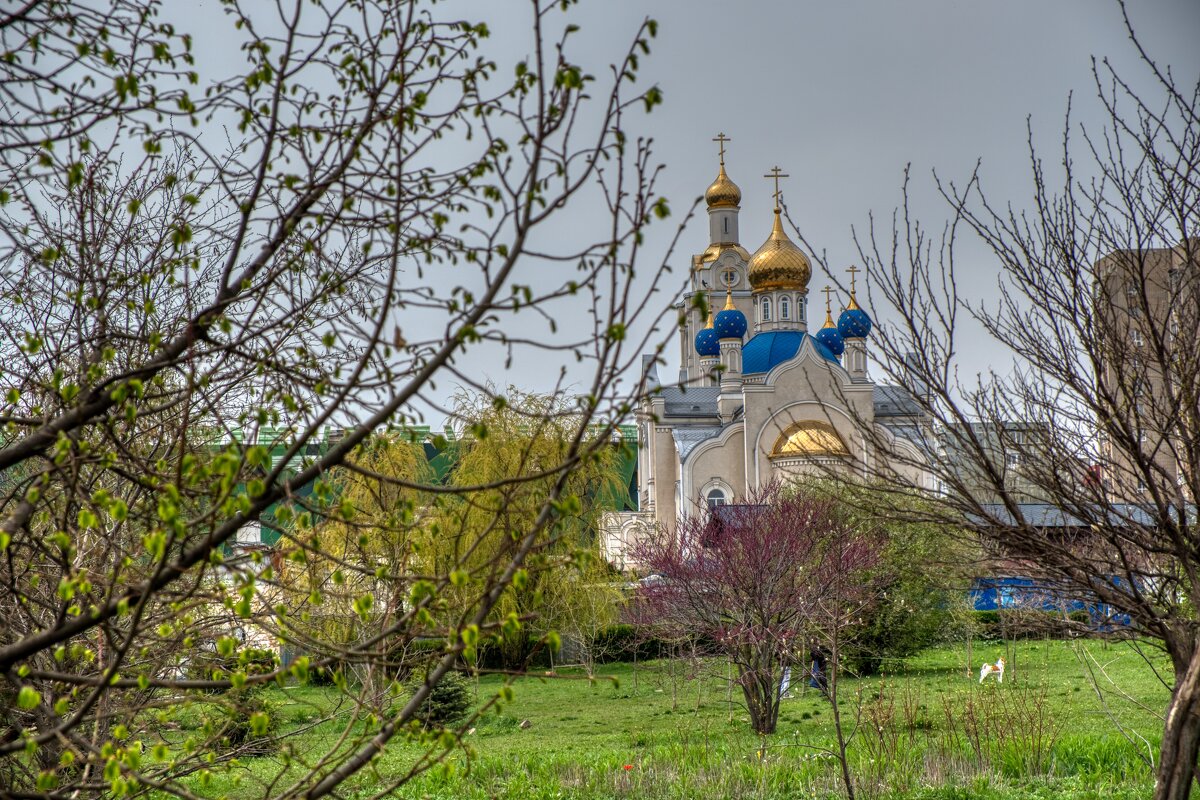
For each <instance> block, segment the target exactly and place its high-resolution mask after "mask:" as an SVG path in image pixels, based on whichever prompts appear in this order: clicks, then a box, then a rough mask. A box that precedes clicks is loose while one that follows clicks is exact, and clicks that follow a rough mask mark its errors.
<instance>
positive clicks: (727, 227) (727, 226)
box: [724, 217, 729, 233]
mask: <svg viewBox="0 0 1200 800" xmlns="http://www.w3.org/2000/svg"><path fill="white" fill-rule="evenodd" d="M724 224H725V233H729V217H726V218H725V219H724Z"/></svg>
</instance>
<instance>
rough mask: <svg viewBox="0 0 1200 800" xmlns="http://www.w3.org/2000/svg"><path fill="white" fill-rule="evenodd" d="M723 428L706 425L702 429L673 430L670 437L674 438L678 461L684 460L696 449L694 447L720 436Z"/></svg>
mask: <svg viewBox="0 0 1200 800" xmlns="http://www.w3.org/2000/svg"><path fill="white" fill-rule="evenodd" d="M722 430H724V428H722V427H720V426H719V425H706V426H704V427H703V428H675V429H673V430H672V431H671V435H672V436H674V437H675V449H676V450H678V451H679V458H680V460H686V459H687V457H688V454H689V453H691V452H692V450H694V449H696V445H698V444H700V443H701V442H705V441H708V440H709V439H711V438H713V437H714V436H720V435H721V431H722Z"/></svg>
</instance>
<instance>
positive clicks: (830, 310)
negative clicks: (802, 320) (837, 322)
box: [821, 284, 833, 315]
mask: <svg viewBox="0 0 1200 800" xmlns="http://www.w3.org/2000/svg"><path fill="white" fill-rule="evenodd" d="M821 291H823V292H824V293H825V314H826V315H828V314H832V313H833V306H832V305H831V303H832V301H831V300H830V299H829V296H830V295H831V294H832V293H833V288H832V287H830V286H829V284H825V288H824V289H822V290H821Z"/></svg>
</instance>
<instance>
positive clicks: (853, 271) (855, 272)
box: [846, 264, 862, 308]
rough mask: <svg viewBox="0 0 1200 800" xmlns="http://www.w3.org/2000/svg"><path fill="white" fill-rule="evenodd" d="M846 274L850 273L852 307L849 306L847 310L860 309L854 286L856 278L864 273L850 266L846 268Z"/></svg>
mask: <svg viewBox="0 0 1200 800" xmlns="http://www.w3.org/2000/svg"><path fill="white" fill-rule="evenodd" d="M846 272H849V273H850V305H848V306H847V308H858V297H857V296H856V295H855V292H854V288H855V287H854V284H855V276H857V275H858V273H860V272H862V270H861V269H859V268H858V267H856V266H854V265H853V264H851V265H850V266H848V267H846Z"/></svg>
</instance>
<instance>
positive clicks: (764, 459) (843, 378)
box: [602, 134, 926, 567]
mask: <svg viewBox="0 0 1200 800" xmlns="http://www.w3.org/2000/svg"><path fill="white" fill-rule="evenodd" d="M716 141H719V142H720V143H721V158H720V167H719V170H718V173H717V179H716V180H715V181H713V183H712V185H710V186H709V187H708V190H707V191H706V192H705V195H704V197H705V202H706V204H707V206H708V218H709V243H708V247H707V248H705V249H704V251H703V252H702V253H700V254H699V255H696V256H694V257H693V259H692V265H691V266H692V269H691V286H690V290H689V291H688V293H687V294H685V296H684V297H683V306H682V308H684V309H688V312H687V314H688V315H687V318H686V325H685V326H684V327H683V329H682V330H681V332H680V339H679V343H680V353H679V361H680V370H679V377H678V379H677V380H673V381H672V380H663V379H662V378H661V377H660V376H659V374H658V366H659V365H658V363H657V362H656V359H655V357H654V356H650V355H647V356H644V357H643V369H644V370H645V372H646V378H647V383H648V385H649V386H651V387H652V389H653V391H652V392H651V393H650V394H649V396H648V397H647V398H646V399H645V401H644V402H643V403H642V405H641V407H640V408H639V410H638V414H637V436H638V464H637V475H638V511H636V512H624V513H613V514H609V515H607V517H606V519H605V522H604V524H603V536H602V539H603V544H604V549H605V551H606V555H607V556H608V558H609V559H610V560H611V561H613V563H615V564H617V565H618V566H621V567H625V566H633V565H631V564H627V563H626V552H627V550H628V548H629V546H630V545H631V544H632V542H633V541H635V540H636V539H637V538H638V537H639V536H642V535H644V533H645V531H646V530H648V529H650V528H654V527H664V528H668V529H669V528H671V527H672V526H673V525H674V524H675V523H676V521H677V520H679V519H680V518H682V517H684V516H687V515H691V514H695V513H698V512H699V511H700V510H701V509H703V508H704V507H705V506H715V505H721V504H725V503H736V502H739V501H740V500H741V499H742V498H744V497H746V496H747V495H750V494H752V493H753V492H755V491H756V490H759V489H761V488H763V487H765V486H767V485H768V484H771V483H773V482H789V481H795V480H801V479H803V478H804V477H805V476H812V475H814V474H829V472H830V471H831V470H832V471H833V472H835V473H837V472H843V471H845V472H859V473H866V472H867V471H872V472H874V471H875V470H876V469H877V468H878V467H880V466H884V465H881V464H879V463H878V462H877V461H876V459H880V458H886V455H884V454H882V453H878V452H873V449H872V446H871V441H872V440H874V441H876V442H878V441H887V442H890V443H893V444H894V449H893V450H892V451H893V452H898V453H904V454H905V455H906V456H908V457H909V458H911V459H913V460H914V461H920V453H921V452H922V451H921V450H920V449H919V448H918V446H917V444H916V443H917V442H918V441H920V440H921V439H922V438H923V437H922V435H921V434H922V431H923V428H924V426H925V425H926V420H925V419H924V418H923V416H922V415H921V412H920V409H919V408H918V407H917V405H916V403H915V402H914V401H913V398H912V396H911V395H910V394H908V392H907V391H905V390H904V389H902V388H900V387H898V386H889V385H880V384H877V383H875V382H874V381H873V380H872V379H871V377H870V374H869V371H868V362H869V350H870V334H871V326H872V322H871V318H870V316H869V315H868V314H867V312H866V311H865V310H864V309H862V308H861V307H860V306H859V304H858V302H857V298H856V296H855V288H854V287H855V283H854V279H855V277H856V276H855V273H856V272H857V270H855V269H854V268H853V267H852V268H851V269H850V270H849V272H850V280H851V283H850V294H849V297H848V298H847V302H846V303H845V308H844V309H842V310H841V311H840V314H839V315H838V317H837V319H836V320H835V319H834V317H833V314H832V309H831V305H830V303H831V300H830V289H829V287H826V296H825V300H826V304H825V305H826V307H825V309H824V310H825V312H826V313H825V316H824V321H823V324H821V326H820V327H816V326H815V325H813V326H810V315H809V309H808V301H809V282H810V280H811V278H812V262H811V261H810V259H809V257H808V256H807V255H805V253H804V252H803V251H802V250H801V249H800V248H799V247H797V246H796V244H794V243H793V242H792V241H791V239H789V238H788V235H787V233H786V232H785V231H784V228H783V223H782V220H781V217H780V208H779V181H778V179H779V178H780V177H786V176H783V175H781V174H780V172H779V169H778V168H775V170H774V172H773V177H775V211H774V215H773V219H772V220H771V221H770V225H769V233H768V234H767V236H766V241H764V242H763V244H762V246H760V247H759V248H758V249H757V250H756V251H755V252H754V254H753V255H751V254H750V253H749V252H748V251H747V250H746V249H745V248H744V247H742V245H741V243H740V236H739V220H738V214H739V210H740V208H739V206H740V203H741V198H742V193H741V190H740V189H739V188H738V186H737V185H736V184H735V183H734V182H733V181H732V180H730V178H729V176H728V175H727V174H726V172H725V157H724V156H725V153H724V143H725V141H728V140H727V139H726V138H725V136H724V134H722V135H720V136H718V137H717V139H716ZM768 177H772V176H768ZM764 222H766V221H764ZM762 227H763V229H764V232H765V231H766V229H768V226H767V225H766V224H764V225H763V226H762ZM697 292H705V293H707V295H708V298H709V305H710V307H711V308H712V311H711V312H710V313H709V314H708V315H707V316H702V314H701V312H700V310H699V309H698V308H697V304H696V302H695V300H696V298H695V294H696V293H697ZM713 312H715V313H713ZM814 328H815V330H814ZM864 426H873V427H874V429H875V433H876V434H878V435H876V436H864V435H863V427H864ZM903 460H904V461H907V460H908V458H905V459H903ZM894 468H895V469H896V470H906V471H907V472H912V471H913V468H911V467H903V466H900V465H899V464H896V465H894ZM923 477H924V476H922V475H910V476H909V478H910V479H915V480H918V481H919V483H920V484H922V485H923V484H925V483H926V481H925V480H923Z"/></svg>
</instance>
